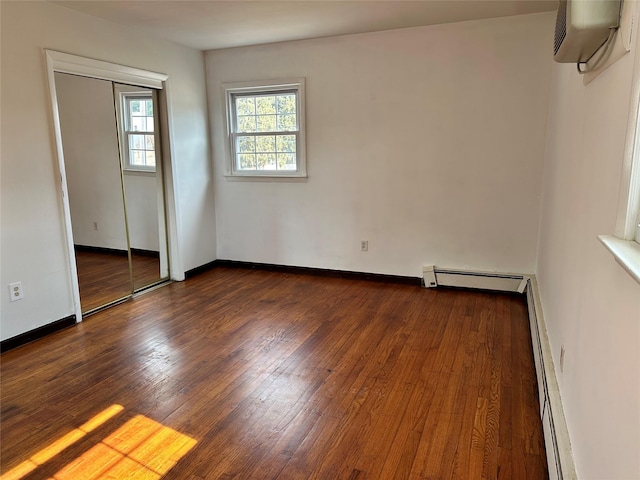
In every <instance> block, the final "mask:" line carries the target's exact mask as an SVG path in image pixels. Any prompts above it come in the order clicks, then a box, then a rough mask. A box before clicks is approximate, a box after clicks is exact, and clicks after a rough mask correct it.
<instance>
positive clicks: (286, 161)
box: [278, 153, 296, 170]
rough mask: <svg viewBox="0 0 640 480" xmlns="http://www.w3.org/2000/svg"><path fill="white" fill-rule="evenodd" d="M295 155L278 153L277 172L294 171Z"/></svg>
mask: <svg viewBox="0 0 640 480" xmlns="http://www.w3.org/2000/svg"><path fill="white" fill-rule="evenodd" d="M295 169H296V155H295V153H278V170H295Z"/></svg>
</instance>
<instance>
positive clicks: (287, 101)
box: [278, 93, 296, 113]
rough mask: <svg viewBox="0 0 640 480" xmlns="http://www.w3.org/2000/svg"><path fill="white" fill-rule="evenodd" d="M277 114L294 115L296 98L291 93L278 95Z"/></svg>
mask: <svg viewBox="0 0 640 480" xmlns="http://www.w3.org/2000/svg"><path fill="white" fill-rule="evenodd" d="M278 113H296V96H295V95H294V94H293V93H291V94H287V95H278Z"/></svg>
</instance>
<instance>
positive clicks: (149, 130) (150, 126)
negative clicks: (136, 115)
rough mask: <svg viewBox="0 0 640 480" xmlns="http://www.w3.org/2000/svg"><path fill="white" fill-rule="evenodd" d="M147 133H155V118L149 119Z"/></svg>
mask: <svg viewBox="0 0 640 480" xmlns="http://www.w3.org/2000/svg"><path fill="white" fill-rule="evenodd" d="M146 131H147V132H153V131H154V127H153V117H147V130H146Z"/></svg>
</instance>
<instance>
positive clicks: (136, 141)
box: [121, 93, 156, 172]
mask: <svg viewBox="0 0 640 480" xmlns="http://www.w3.org/2000/svg"><path fill="white" fill-rule="evenodd" d="M121 98H122V103H123V105H122V110H123V112H124V115H123V116H124V126H123V139H122V140H123V144H124V168H125V169H126V170H140V171H151V172H153V171H155V169H156V146H155V133H154V132H155V122H154V109H153V97H152V96H151V93H148V94H146V93H135V94H127V93H123V94H122V96H121Z"/></svg>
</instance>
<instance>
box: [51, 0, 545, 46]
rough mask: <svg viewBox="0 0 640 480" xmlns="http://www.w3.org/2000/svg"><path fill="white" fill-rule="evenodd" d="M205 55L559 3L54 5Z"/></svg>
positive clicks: (100, 0)
mask: <svg viewBox="0 0 640 480" xmlns="http://www.w3.org/2000/svg"><path fill="white" fill-rule="evenodd" d="M53 3H56V4H58V5H62V6H64V7H66V8H70V9H73V10H77V11H80V12H84V13H87V14H89V15H93V16H96V17H101V18H103V19H105V20H109V21H111V22H114V23H118V24H121V25H126V26H129V27H133V28H136V29H140V30H142V31H144V32H146V33H148V34H151V35H155V36H158V37H161V38H164V39H167V40H171V41H173V42H176V43H180V44H182V45H186V46H189V47H193V48H197V49H200V50H212V49H218V48H228V47H238V46H245V45H257V44H262V43H273V42H282V41H288V40H299V39H305V38H318V37H329V36H333V35H346V34H352V33H363V32H374V31H381V30H391V29H395V28H406V27H417V26H421V25H434V24H438V23H451V22H459V21H464V20H475V19H483V18H491V17H505V16H509V15H520V14H526V13H537V12H543V11H549V10H555V9H556V6H557V0H549V1H548V0H491V1H488V0H464V1H461V0H426V1H425V0H410V1H404V0H384V1H383V0H379V1H376V0H374V1H369V0H348V1H331V0H319V1H318V0H317V1H309V0H305V1H295V0H285V1H270V0H258V1H244V0H231V1H213V0H201V1H190V0H163V1H141V0H137V1H113V0H107V1H104V0H74V1H55V2H53Z"/></svg>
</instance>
